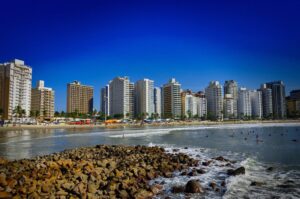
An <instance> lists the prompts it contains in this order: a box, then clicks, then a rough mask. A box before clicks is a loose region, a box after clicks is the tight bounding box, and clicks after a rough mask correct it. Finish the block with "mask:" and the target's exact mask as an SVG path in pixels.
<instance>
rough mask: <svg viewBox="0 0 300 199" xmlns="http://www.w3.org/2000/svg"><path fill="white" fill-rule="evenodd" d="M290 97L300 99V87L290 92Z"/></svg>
mask: <svg viewBox="0 0 300 199" xmlns="http://www.w3.org/2000/svg"><path fill="white" fill-rule="evenodd" d="M290 97H291V98H292V99H296V100H300V89H298V90H292V91H291V92H290Z"/></svg>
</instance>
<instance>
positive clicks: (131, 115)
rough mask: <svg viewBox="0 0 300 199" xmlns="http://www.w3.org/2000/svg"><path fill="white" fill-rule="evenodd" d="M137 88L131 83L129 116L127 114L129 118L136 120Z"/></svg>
mask: <svg viewBox="0 0 300 199" xmlns="http://www.w3.org/2000/svg"><path fill="white" fill-rule="evenodd" d="M135 104H136V101H135V87H134V83H132V82H129V114H127V117H129V118H134V115H135V112H136V110H135V108H136V107H135Z"/></svg>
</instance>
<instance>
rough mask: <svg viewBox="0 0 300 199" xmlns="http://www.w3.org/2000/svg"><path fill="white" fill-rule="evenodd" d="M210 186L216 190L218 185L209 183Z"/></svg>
mask: <svg viewBox="0 0 300 199" xmlns="http://www.w3.org/2000/svg"><path fill="white" fill-rule="evenodd" d="M209 186H210V187H211V188H212V189H213V190H215V189H216V187H217V184H216V183H215V182H211V183H209Z"/></svg>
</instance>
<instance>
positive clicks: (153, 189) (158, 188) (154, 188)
mask: <svg viewBox="0 0 300 199" xmlns="http://www.w3.org/2000/svg"><path fill="white" fill-rule="evenodd" d="M150 189H151V192H152V193H153V194H154V195H157V194H159V193H160V192H161V191H162V189H163V186H161V185H160V184H155V185H152V186H151V187H150Z"/></svg>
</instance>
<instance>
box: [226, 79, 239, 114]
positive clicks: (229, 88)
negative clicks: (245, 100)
mask: <svg viewBox="0 0 300 199" xmlns="http://www.w3.org/2000/svg"><path fill="white" fill-rule="evenodd" d="M227 94H229V95H231V96H230V98H228V99H226V105H229V104H228V103H232V104H231V105H232V108H233V113H230V118H231V119H233V118H237V100H238V83H237V82H236V81H234V80H227V81H225V84H224V97H226V95H227ZM224 100H225V99H224ZM224 114H225V113H224ZM228 116H229V115H226V117H228Z"/></svg>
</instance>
